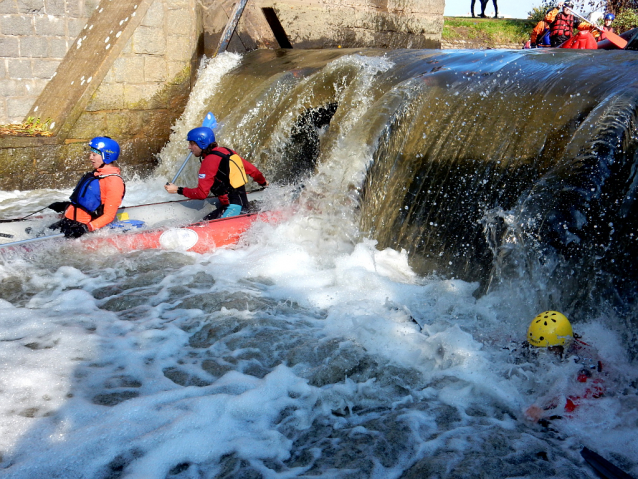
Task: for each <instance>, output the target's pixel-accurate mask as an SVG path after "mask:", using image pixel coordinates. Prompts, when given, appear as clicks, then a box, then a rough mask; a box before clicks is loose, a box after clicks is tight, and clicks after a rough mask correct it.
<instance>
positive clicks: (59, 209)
mask: <svg viewBox="0 0 638 479" xmlns="http://www.w3.org/2000/svg"><path fill="white" fill-rule="evenodd" d="M70 204H71V203H69V202H68V201H56V202H55V203H51V204H50V205H49V206H48V208H49V209H51V210H53V211H55V212H56V213H64V211H66V209H67V208H68V207H69V205H70Z"/></svg>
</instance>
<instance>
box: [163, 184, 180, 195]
mask: <svg viewBox="0 0 638 479" xmlns="http://www.w3.org/2000/svg"><path fill="white" fill-rule="evenodd" d="M164 189H165V190H166V191H168V192H169V193H170V194H171V195H174V194H176V193H177V190H178V187H177V185H175V184H173V183H166V184H165V185H164Z"/></svg>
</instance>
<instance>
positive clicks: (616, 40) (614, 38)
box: [570, 8, 627, 50]
mask: <svg viewBox="0 0 638 479" xmlns="http://www.w3.org/2000/svg"><path fill="white" fill-rule="evenodd" d="M570 10H571V12H572V13H573V14H574V15H576V16H577V17H578V18H580V19H581V20H584V21H586V22H587V23H591V22H590V21H589V20H587V19H586V18H585V17H583V16H582V15H579V14H578V13H576V12H575V11H574V10H572V9H571V8H570ZM591 25H592V27H594V28H595V29H596V30H598V31H600V32H603V33H604V34H605V38H606V39H607V40H609V41H610V42H611V43H613V44H614V45H616V46H617V47H618V48H620V49H621V50H622V49H624V48H625V47H626V46H627V40H625V39H624V38H622V37H621V36H618V35H616V34H615V33H613V32H605V31H604V30H603V29H602V28H600V27H597V26H596V25H594V24H593V23H591Z"/></svg>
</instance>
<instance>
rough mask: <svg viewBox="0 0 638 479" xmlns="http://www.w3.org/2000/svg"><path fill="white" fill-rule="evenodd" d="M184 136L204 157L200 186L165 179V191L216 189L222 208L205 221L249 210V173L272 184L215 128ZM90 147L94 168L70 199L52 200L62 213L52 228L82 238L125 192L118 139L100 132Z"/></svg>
mask: <svg viewBox="0 0 638 479" xmlns="http://www.w3.org/2000/svg"><path fill="white" fill-rule="evenodd" d="M186 139H187V140H188V143H189V147H188V148H189V150H190V151H191V152H192V153H193V155H194V156H195V157H197V158H199V159H200V162H201V166H200V169H199V181H198V185H197V187H196V188H184V187H178V186H176V185H174V184H172V183H167V184H166V186H165V187H164V188H165V189H166V191H167V192H168V193H171V194H175V193H177V194H180V195H183V196H185V197H186V198H191V199H205V198H207V197H208V195H209V194H210V193H212V194H213V195H214V196H216V197H217V199H218V200H219V202H220V204H221V208H218V209H216V210H214V211H213V212H212V213H211V214H209V215H208V216H206V217H205V218H204V219H205V220H212V219H217V218H219V217H223V218H228V217H230V216H236V215H239V214H241V213H247V212H248V208H249V204H248V197H247V196H246V188H245V185H246V183H248V176H250V177H251V178H252V179H253V180H254V181H256V182H257V183H258V184H259V185H260V186H262V187H265V186H268V181H267V180H266V178H265V177H264V175H263V174H262V173H261V171H259V169H257V167H256V166H254V165H253V164H251V163H250V162H248V161H246V160H245V159H243V158H242V157H240V156H239V155H238V154H237V153H236V152H235V151H233V150H231V149H229V148H224V147H222V146H219V145H218V144H217V142H216V141H215V133H214V132H213V130H212V129H211V128H208V127H204V126H202V127H198V128H194V129H192V130H191V131H189V132H188V135H187V137H186ZM88 146H89V148H90V151H89V161H90V162H91V165H92V166H93V170H92V171H90V172H88V173H86V174H85V175H84V176H83V177H82V178H81V179H80V181H79V182H78V184H77V185H76V187H75V189H74V190H73V193H72V194H71V196H70V198H69V200H68V201H57V202H55V203H51V204H50V205H49V208H50V209H52V210H53V211H56V212H57V213H64V216H63V218H62V219H61V220H60V221H57V222H56V223H54V224H52V225H51V226H50V227H49V228H50V229H53V230H60V231H61V232H62V233H63V234H64V236H65V237H67V238H79V237H80V236H83V235H84V234H85V233H88V232H90V231H95V230H97V229H100V228H103V227H105V226H107V225H109V224H111V223H112V222H113V221H114V220H115V218H116V215H117V210H118V208H119V207H120V205H121V204H122V200H123V198H124V194H125V191H126V186H125V184H124V180H123V179H122V176H121V175H120V168H119V167H118V165H117V163H116V161H117V159H118V157H119V155H120V145H119V144H118V143H117V141H115V140H113V139H112V138H109V137H106V136H100V137H96V138H93V139H92V140H91V141H90V142H89V144H88Z"/></svg>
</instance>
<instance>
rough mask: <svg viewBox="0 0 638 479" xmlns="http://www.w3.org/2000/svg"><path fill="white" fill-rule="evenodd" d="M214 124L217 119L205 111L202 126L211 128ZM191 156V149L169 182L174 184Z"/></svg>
mask: <svg viewBox="0 0 638 479" xmlns="http://www.w3.org/2000/svg"><path fill="white" fill-rule="evenodd" d="M216 125H217V119H216V118H215V115H213V114H212V113H211V112H210V111H209V112H208V113H206V116H205V117H204V121H202V126H205V127H207V128H210V129H213V128H215V126H216ZM191 156H193V152H192V151H191V152H190V153H189V154H188V156H187V157H186V159H185V160H184V163H182V166H181V167H180V168H179V171H178V172H177V174H176V175H175V176H174V177H173V180H172V181H171V183H173V184H175V182H176V181H177V178H178V177H179V175H181V174H182V170H183V169H184V167H185V166H186V163H188V160H190V159H191Z"/></svg>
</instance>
